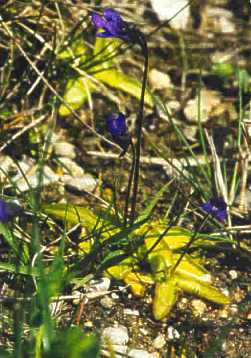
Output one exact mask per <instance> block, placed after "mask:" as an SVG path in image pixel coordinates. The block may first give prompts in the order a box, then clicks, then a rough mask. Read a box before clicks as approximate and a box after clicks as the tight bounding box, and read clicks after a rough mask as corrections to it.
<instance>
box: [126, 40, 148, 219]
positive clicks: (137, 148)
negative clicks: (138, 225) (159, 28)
mask: <svg viewBox="0 0 251 358" xmlns="http://www.w3.org/2000/svg"><path fill="white" fill-rule="evenodd" d="M143 52H144V56H145V63H144V73H143V82H142V89H141V97H140V105H139V111H138V115H137V123H136V126H137V127H136V138H137V142H136V146H135V164H134V166H135V170H134V180H133V191H132V205H131V213H130V225H132V224H133V222H134V219H135V215H136V204H137V195H138V185H139V167H140V152H141V134H142V125H143V114H144V100H145V90H146V83H147V71H148V48H147V44H145V46H144V48H143Z"/></svg>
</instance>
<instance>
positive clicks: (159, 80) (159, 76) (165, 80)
mask: <svg viewBox="0 0 251 358" xmlns="http://www.w3.org/2000/svg"><path fill="white" fill-rule="evenodd" d="M149 82H150V84H151V88H152V89H157V90H162V89H166V88H170V87H171V79H170V77H169V75H168V74H166V73H163V72H161V71H159V70H156V69H155V68H153V69H152V70H151V71H150V72H149Z"/></svg>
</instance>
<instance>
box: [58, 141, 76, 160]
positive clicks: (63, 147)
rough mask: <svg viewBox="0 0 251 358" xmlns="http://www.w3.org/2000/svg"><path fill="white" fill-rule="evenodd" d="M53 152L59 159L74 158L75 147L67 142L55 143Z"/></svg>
mask: <svg viewBox="0 0 251 358" xmlns="http://www.w3.org/2000/svg"><path fill="white" fill-rule="evenodd" d="M54 152H55V154H56V155H57V156H59V157H67V158H70V159H74V158H76V153H75V147H74V145H73V144H71V143H68V142H57V143H55V144H54Z"/></svg>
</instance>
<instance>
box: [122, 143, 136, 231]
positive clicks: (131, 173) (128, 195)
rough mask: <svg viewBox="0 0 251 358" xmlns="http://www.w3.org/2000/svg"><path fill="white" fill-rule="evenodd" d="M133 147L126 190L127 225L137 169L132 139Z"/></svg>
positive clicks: (125, 219) (125, 222) (125, 215)
mask: <svg viewBox="0 0 251 358" xmlns="http://www.w3.org/2000/svg"><path fill="white" fill-rule="evenodd" d="M131 147H132V165H131V170H130V175H129V180H128V186H127V191H126V199H125V210H124V226H126V225H127V219H128V208H129V201H130V194H131V189H132V181H133V176H134V170H135V147H134V144H133V142H132V141H131Z"/></svg>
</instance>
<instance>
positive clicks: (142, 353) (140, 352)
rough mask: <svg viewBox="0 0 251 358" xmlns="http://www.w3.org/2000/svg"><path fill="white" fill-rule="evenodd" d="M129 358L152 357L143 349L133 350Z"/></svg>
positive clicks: (129, 353)
mask: <svg viewBox="0 0 251 358" xmlns="http://www.w3.org/2000/svg"><path fill="white" fill-rule="evenodd" d="M128 357H130V358H151V355H150V354H149V353H148V352H147V351H144V350H143V349H131V350H130V351H129V352H128Z"/></svg>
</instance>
